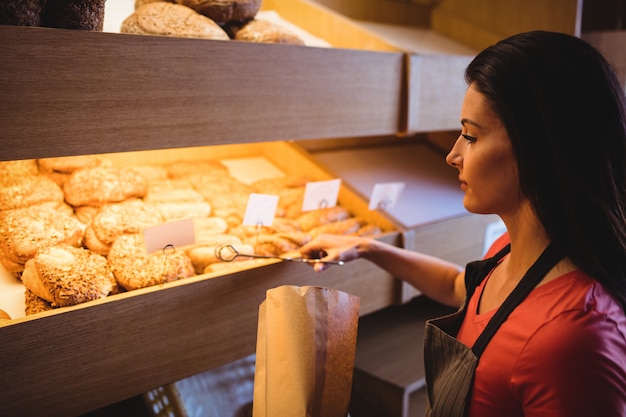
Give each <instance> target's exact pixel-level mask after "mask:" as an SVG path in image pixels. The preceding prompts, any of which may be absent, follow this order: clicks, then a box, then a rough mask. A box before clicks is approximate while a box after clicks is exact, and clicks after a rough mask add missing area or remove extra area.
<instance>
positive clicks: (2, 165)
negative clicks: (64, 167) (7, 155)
mask: <svg viewBox="0 0 626 417" xmlns="http://www.w3.org/2000/svg"><path fill="white" fill-rule="evenodd" d="M38 173H39V167H38V166H37V161H36V160H35V159H24V160H17V161H0V187H7V186H12V185H16V184H19V183H21V182H22V181H23V180H24V178H26V177H32V176H35V175H37V174H38Z"/></svg>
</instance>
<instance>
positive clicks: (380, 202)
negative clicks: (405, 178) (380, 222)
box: [369, 182, 404, 210]
mask: <svg viewBox="0 0 626 417" xmlns="http://www.w3.org/2000/svg"><path fill="white" fill-rule="evenodd" d="M402 190H404V183H403V182H388V183H379V184H375V185H374V190H373V191H372V197H371V198H370V205H369V209H370V210H377V209H380V210H385V209H389V208H392V207H393V206H395V205H396V202H397V201H398V199H399V198H400V194H402Z"/></svg>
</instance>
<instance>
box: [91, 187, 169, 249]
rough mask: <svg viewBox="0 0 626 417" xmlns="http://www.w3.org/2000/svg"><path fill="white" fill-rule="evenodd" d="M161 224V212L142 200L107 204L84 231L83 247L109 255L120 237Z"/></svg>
mask: <svg viewBox="0 0 626 417" xmlns="http://www.w3.org/2000/svg"><path fill="white" fill-rule="evenodd" d="M161 223H163V216H162V214H161V212H160V211H159V210H158V209H157V208H156V207H154V206H152V205H150V204H146V203H144V202H143V201H142V200H136V199H134V200H126V201H124V202H121V203H116V204H109V205H106V206H104V207H102V209H101V210H100V211H99V212H98V214H96V216H95V217H94V218H93V220H92V221H91V223H89V225H88V226H87V228H86V229H85V246H87V247H88V248H89V249H91V250H93V251H94V252H96V253H99V254H101V255H106V254H107V253H109V250H110V248H111V245H112V244H113V242H114V241H115V239H117V238H118V237H119V236H120V235H123V234H130V233H139V232H141V231H142V230H144V229H146V228H148V227H153V226H156V225H158V224H161Z"/></svg>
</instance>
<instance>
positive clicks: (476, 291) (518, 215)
mask: <svg viewBox="0 0 626 417" xmlns="http://www.w3.org/2000/svg"><path fill="white" fill-rule="evenodd" d="M466 81H467V83H468V89H467V92H466V95H465V99H464V101H463V106H462V110H461V126H462V127H461V134H460V136H459V138H458V139H457V141H456V143H455V144H454V146H453V148H452V150H451V151H450V153H449V154H448V156H447V157H446V162H447V163H448V164H449V165H451V166H452V167H454V168H456V169H458V172H459V181H460V182H461V189H462V190H463V191H464V192H465V196H464V200H463V203H464V206H465V207H466V208H467V210H469V211H470V212H473V213H480V214H487V213H495V214H497V215H499V216H500V218H501V219H502V220H503V222H504V223H505V225H506V228H507V233H506V234H505V235H503V236H502V237H500V238H499V239H498V240H497V241H496V242H495V243H494V245H493V246H492V248H491V249H490V250H489V252H488V253H487V255H486V259H485V260H482V261H477V262H472V263H470V264H468V265H467V267H466V268H465V270H462V269H461V268H459V267H458V266H457V265H454V264H451V263H448V262H445V261H442V260H439V259H436V258H433V257H429V256H426V255H424V254H419V253H415V252H410V251H406V250H403V249H399V248H395V247H392V246H390V245H386V244H384V243H381V242H378V241H375V240H371V239H367V238H360V237H340V236H330V235H324V236H320V237H319V238H317V239H316V240H314V241H313V242H311V243H309V244H307V245H306V246H304V247H303V248H302V250H301V251H302V253H303V255H305V256H310V255H314V254H316V253H317V254H319V253H322V254H323V255H325V256H324V258H323V260H328V261H331V260H333V261H337V260H343V261H350V260H353V259H356V258H364V259H367V260H369V261H371V262H373V263H374V264H376V265H378V266H379V267H381V268H384V269H386V270H387V271H389V272H390V273H392V274H393V275H395V276H397V277H398V278H400V279H403V280H405V281H407V282H409V283H410V284H412V285H414V286H415V287H417V288H418V289H419V290H421V291H422V292H423V293H424V294H425V295H426V296H428V297H431V298H433V299H435V300H438V301H440V302H442V303H445V304H448V305H451V306H461V308H460V309H459V312H458V313H455V314H454V315H452V316H448V317H444V318H441V319H436V320H432V321H430V322H429V323H428V324H427V329H426V341H425V365H426V383H427V389H428V394H429V410H428V413H429V414H430V415H432V416H445V417H453V416H462V415H468V416H471V417H489V416H507V417H514V416H526V417H531V416H555V417H556V416H559V417H561V416H585V417H588V416H603V417H609V416H614V417H618V416H620V417H623V416H626V315H625V313H624V311H625V309H626V115H625V107H626V105H625V99H624V93H623V91H622V89H621V87H620V85H619V83H618V81H617V79H616V77H615V74H614V73H613V72H612V70H611V68H610V66H609V64H607V62H606V61H605V59H604V58H603V57H602V56H601V54H600V53H598V52H597V51H596V50H595V49H594V48H592V47H591V46H589V45H588V44H586V43H585V42H583V41H582V40H580V39H578V38H575V37H573V36H569V35H564V34H559V33H551V32H542V31H535V32H529V33H523V34H519V35H515V36H512V37H510V38H508V39H505V40H503V41H501V42H499V43H497V44H495V45H493V46H491V47H489V48H487V49H486V50H484V51H483V52H481V53H480V54H479V55H478V56H476V58H475V59H474V60H473V61H472V62H471V63H470V65H469V66H468V68H467V70H466ZM327 267H328V266H327V265H324V264H317V265H315V268H316V269H317V270H318V271H322V270H324V269H325V268H327Z"/></svg>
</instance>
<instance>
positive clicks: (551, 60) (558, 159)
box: [465, 31, 626, 311]
mask: <svg viewBox="0 0 626 417" xmlns="http://www.w3.org/2000/svg"><path fill="white" fill-rule="evenodd" d="M465 78H466V81H467V83H468V84H471V85H473V86H474V87H475V88H476V89H477V90H478V91H479V92H480V93H481V94H483V95H484V96H485V97H486V99H487V101H488V102H489V103H490V105H491V106H492V110H493V111H495V112H496V114H498V115H499V117H500V118H501V119H502V121H503V123H504V125H505V126H506V129H507V132H508V134H509V137H510V139H511V141H512V145H513V152H514V154H515V157H516V159H517V164H518V172H519V177H520V186H521V189H522V192H523V193H524V194H525V195H526V196H527V197H528V198H529V199H530V201H531V204H532V206H533V208H534V210H535V212H536V213H537V215H538V216H539V220H540V221H541V223H542V224H543V226H544V228H545V230H546V232H547V233H548V236H549V238H550V239H551V240H552V241H553V242H555V243H556V244H558V245H559V246H561V247H562V248H563V250H564V251H565V253H566V255H567V257H568V258H570V259H571V260H572V261H573V262H574V264H575V265H576V266H577V267H578V268H580V269H581V270H583V271H584V272H586V273H587V274H589V275H590V276H592V277H593V278H595V279H596V280H597V281H598V282H600V283H601V284H602V285H603V286H604V287H605V288H606V289H607V290H608V291H610V292H611V293H612V294H613V295H614V296H615V297H616V298H617V300H618V301H619V302H620V303H621V304H622V307H623V308H624V310H625V311H626V110H625V109H626V104H625V98H624V91H623V87H622V86H620V84H619V81H618V79H617V77H616V75H615V72H614V71H613V69H612V67H611V65H610V64H609V63H608V62H607V61H606V59H605V58H604V57H603V56H602V54H601V53H600V52H598V51H597V50H596V49H594V48H593V47H592V46H590V45H589V44H587V43H586V42H584V41H583V40H581V39H579V38H576V37H574V36H570V35H566V34H562V33H554V32H545V31H533V32H527V33H521V34H518V35H514V36H512V37H510V38H507V39H505V40H503V41H500V42H498V43H497V44H495V45H493V46H490V47H489V48H487V49H485V50H484V51H482V52H481V53H480V54H478V55H477V56H476V58H475V59H474V60H473V61H472V62H471V63H470V65H469V66H468V68H467V70H466V73H465Z"/></svg>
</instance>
